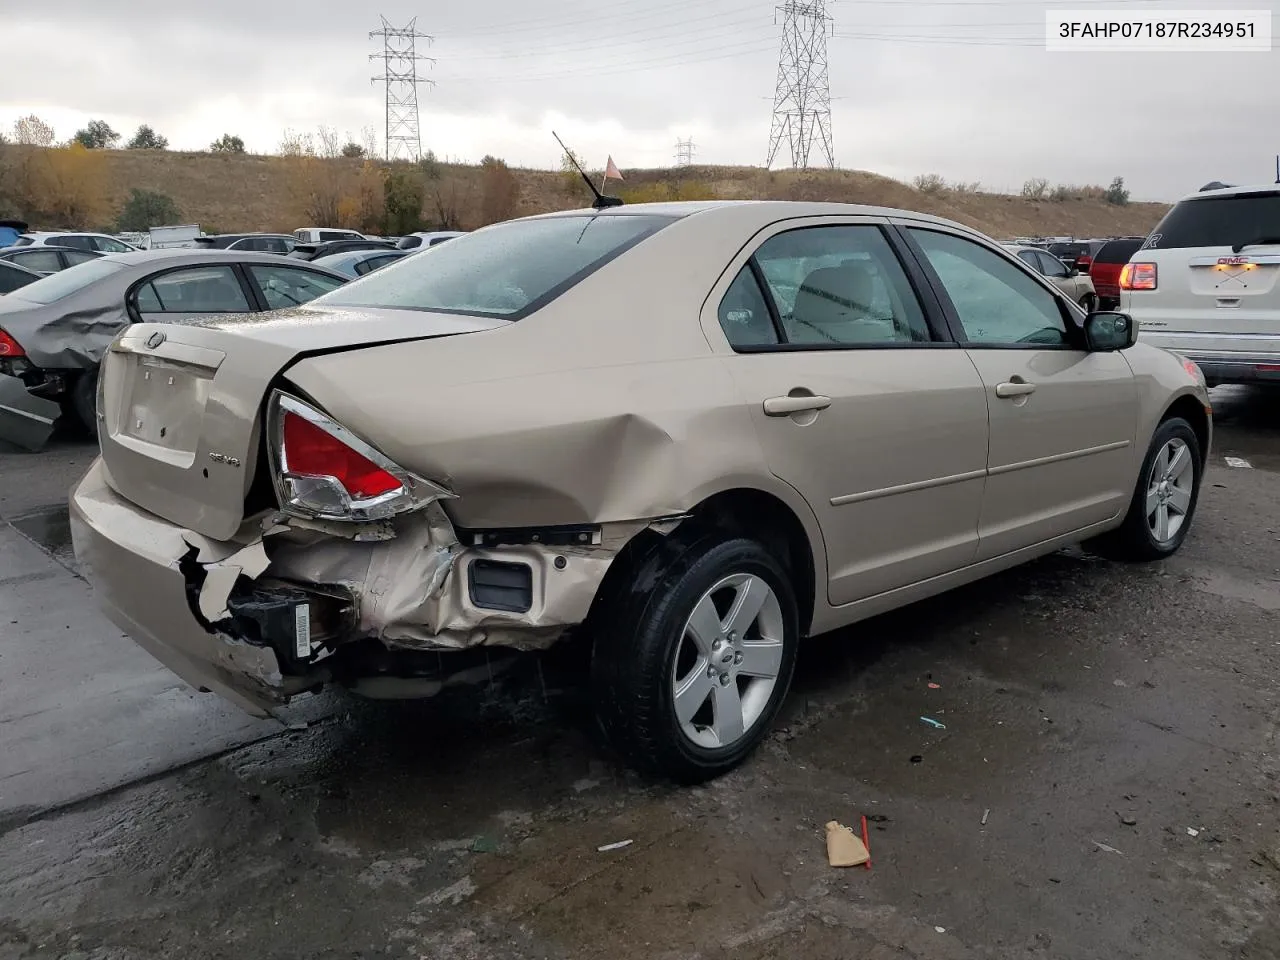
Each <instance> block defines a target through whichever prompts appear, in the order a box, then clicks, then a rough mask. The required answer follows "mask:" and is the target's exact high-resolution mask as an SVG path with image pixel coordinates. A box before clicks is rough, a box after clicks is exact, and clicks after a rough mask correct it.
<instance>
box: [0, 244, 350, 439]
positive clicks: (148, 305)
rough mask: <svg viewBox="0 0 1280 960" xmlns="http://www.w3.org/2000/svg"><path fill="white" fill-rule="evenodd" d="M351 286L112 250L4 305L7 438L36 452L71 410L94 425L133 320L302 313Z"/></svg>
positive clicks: (299, 272)
mask: <svg viewBox="0 0 1280 960" xmlns="http://www.w3.org/2000/svg"><path fill="white" fill-rule="evenodd" d="M346 280H347V278H346V277H344V276H342V275H341V274H339V273H336V272H334V271H332V270H327V269H325V268H323V267H317V266H315V265H313V264H309V263H299V262H297V261H292V260H290V261H285V260H283V259H282V258H281V257H280V256H278V255H273V254H269V253H251V252H246V251H240V250H237V251H226V250H187V249H170V250H153V251H145V252H140V253H129V254H112V255H109V256H105V257H101V258H99V259H96V260H92V261H89V262H87V263H82V264H79V265H77V266H74V267H70V268H68V269H66V270H63V271H61V272H60V273H55V274H53V275H51V276H48V277H45V278H44V279H42V280H38V281H36V282H35V283H32V284H29V285H27V286H25V287H23V288H22V289H21V290H19V291H17V292H16V293H11V294H9V295H8V296H6V297H4V299H3V300H0V439H4V440H9V441H11V442H15V443H18V444H20V445H22V446H26V447H39V446H40V445H42V444H43V443H44V441H45V440H46V439H47V438H48V435H49V433H50V432H51V431H52V428H53V422H54V420H56V419H57V418H58V416H59V415H60V414H61V413H62V412H64V410H65V411H66V412H70V413H73V414H74V415H75V416H76V417H78V418H79V419H80V420H81V421H82V422H83V423H84V424H85V425H86V426H87V427H88V428H89V430H90V431H93V430H94V429H95V427H96V414H95V385H96V382H97V370H98V365H99V364H100V363H101V362H102V358H103V355H104V354H105V353H106V350H107V346H108V345H109V344H110V343H111V341H112V340H113V339H114V338H115V336H116V334H117V333H119V332H120V331H121V330H122V329H124V328H125V327H127V326H128V325H130V324H132V323H141V322H149V323H157V322H160V323H163V322H172V321H175V320H182V319H186V318H190V317H197V316H207V315H210V314H215V315H217V314H222V315H225V314H243V313H260V312H263V311H268V310H278V309H281V308H285V307H297V306H300V305H302V304H304V303H308V302H309V301H311V300H313V299H315V298H316V297H318V296H320V295H321V294H323V293H328V292H330V291H332V290H335V289H337V288H338V287H340V286H341V285H342V284H343V283H345V282H346Z"/></svg>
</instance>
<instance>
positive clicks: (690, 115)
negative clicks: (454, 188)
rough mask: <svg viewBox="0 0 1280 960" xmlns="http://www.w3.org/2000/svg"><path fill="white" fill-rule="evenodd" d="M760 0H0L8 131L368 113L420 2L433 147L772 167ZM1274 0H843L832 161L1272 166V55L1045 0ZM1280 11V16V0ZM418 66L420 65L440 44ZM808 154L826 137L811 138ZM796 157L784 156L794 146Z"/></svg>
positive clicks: (547, 160)
mask: <svg viewBox="0 0 1280 960" xmlns="http://www.w3.org/2000/svg"><path fill="white" fill-rule="evenodd" d="M774 7H775V3H773V2H770V0H466V2H461V0H454V2H452V3H448V4H443V3H431V4H427V3H423V2H422V0H377V2H376V3H353V2H351V0H311V2H309V3H306V4H294V3H287V4H286V3H280V2H274V3H273V2H265V0H254V2H249V0H118V2H114V3H103V2H101V0H58V2H56V3H42V2H16V0H0V24H3V30H2V31H0V32H2V33H3V36H4V40H5V43H4V59H3V63H4V67H3V76H4V79H3V82H0V129H3V130H7V129H8V128H9V127H10V126H11V124H12V122H13V120H14V119H15V118H17V117H18V116H20V115H25V114H28V113H31V112H34V113H36V114H38V115H39V116H41V117H43V118H44V119H46V120H48V121H49V122H51V123H52V124H53V126H54V128H55V131H56V133H57V135H58V137H59V138H65V137H68V136H70V135H71V134H72V133H74V131H75V130H76V128H78V127H80V126H82V125H83V124H84V123H85V121H87V120H88V119H89V118H100V119H104V120H107V121H108V122H109V123H111V124H112V126H114V127H115V128H116V129H117V130H119V131H121V132H131V131H132V130H133V129H134V128H135V127H136V126H137V125H138V124H139V123H149V124H151V125H152V126H154V127H155V128H156V129H157V130H158V131H159V132H160V133H162V134H164V135H165V136H167V137H168V138H169V140H170V144H171V146H172V147H174V148H191V149H200V148H203V147H205V146H207V144H208V143H209V142H210V141H211V140H213V139H214V138H215V137H217V136H219V135H220V134H222V133H224V132H230V133H234V134H237V135H239V136H241V137H243V138H244V140H245V142H246V144H247V145H248V147H249V148H250V149H251V150H253V151H255V152H272V151H274V150H276V149H277V147H278V144H279V142H280V139H281V134H282V132H283V131H284V130H285V129H286V128H291V129H294V130H310V129H314V128H315V127H316V126H317V125H320V124H324V125H328V126H332V127H336V128H337V129H338V130H339V132H345V131H351V132H352V133H353V134H356V135H357V137H358V136H359V132H360V130H361V129H362V128H363V127H366V126H369V125H372V126H375V127H377V128H378V130H379V138H381V127H382V123H383V106H382V95H381V88H380V87H377V86H375V85H372V84H371V83H370V77H372V76H373V74H374V73H375V72H376V68H377V64H375V63H371V62H370V61H369V60H368V54H369V53H371V52H374V51H375V50H376V49H379V48H378V45H377V42H376V41H373V40H370V39H369V38H368V33H369V31H371V30H376V29H378V28H379V26H380V23H379V15H380V14H381V15H385V16H386V17H387V18H388V19H389V20H391V21H392V22H393V23H396V24H401V23H404V22H407V21H408V20H409V18H411V17H417V24H418V27H419V29H421V30H422V31H424V32H426V33H429V34H431V35H432V36H433V38H434V42H433V44H432V45H431V46H430V47H429V48H424V49H425V52H428V53H430V54H431V55H432V56H434V57H435V58H436V62H435V64H434V65H433V66H431V68H430V69H429V71H427V74H426V75H427V76H430V77H432V78H433V79H434V80H435V81H436V84H435V86H434V87H430V88H427V87H424V88H423V90H422V92H421V105H422V106H421V121H422V137H423V146H424V148H426V147H430V148H432V149H434V150H435V152H436V153H437V155H439V156H441V157H446V156H447V157H451V158H460V159H465V160H472V161H474V160H478V159H479V158H480V157H481V156H483V155H484V154H486V153H491V154H495V155H497V156H501V157H503V158H505V159H506V160H507V161H508V162H510V163H513V164H520V165H528V166H554V165H555V164H556V163H557V162H558V158H559V148H558V147H557V146H556V144H555V142H554V140H552V138H551V134H550V130H551V129H553V128H554V129H555V130H556V131H557V132H559V133H560V135H561V136H562V137H564V138H565V139H566V140H567V141H568V142H569V144H570V146H572V147H573V148H574V149H575V150H576V151H577V152H578V153H579V154H580V155H582V156H583V157H584V158H585V159H586V160H587V161H588V162H589V163H590V164H591V165H593V166H596V167H600V166H603V163H604V158H605V155H606V154H608V153H612V154H613V156H614V158H615V159H616V160H617V162H618V164H619V165H620V166H623V167H627V166H636V167H638V166H658V165H666V164H669V163H671V162H672V158H673V155H674V150H675V142H676V140H677V138H679V137H692V138H693V139H694V141H695V143H696V145H697V160H698V161H699V162H705V163H725V164H760V163H762V162H763V160H764V156H765V152H766V148H767V145H768V137H769V124H770V109H771V106H772V103H771V101H772V98H773V93H774V85H775V80H776V74H777V58H778V46H779V37H780V27H779V26H778V25H777V24H776V23H775V13H774ZM1278 7H1280V0H1199V2H1183V0H1155V2H1152V0H1072V2H1066V3H1053V4H1048V3H1045V2H1043V0H828V10H829V13H830V15H831V17H832V18H833V20H832V33H833V36H832V37H831V39H830V40H829V41H828V44H829V46H828V50H829V57H830V63H831V94H832V97H833V102H832V111H833V124H832V125H833V135H834V142H835V153H836V162H837V164H838V165H839V166H841V167H843V168H848V169H863V170H872V171H875V172H877V173H883V174H887V175H889V176H894V177H899V178H902V179H910V178H911V177H913V176H915V175H916V174H919V173H927V172H937V173H941V174H942V175H944V176H946V177H947V178H949V179H963V180H967V181H974V180H977V181H981V182H982V183H983V184H984V185H985V186H987V187H990V188H993V189H1006V190H1014V191H1016V190H1017V189H1018V188H1019V187H1020V185H1021V184H1022V182H1023V181H1024V180H1026V179H1027V178H1029V177H1046V178H1048V179H1049V180H1051V181H1053V182H1069V183H1105V182H1107V181H1109V180H1110V179H1111V178H1112V177H1113V176H1117V175H1119V176H1124V177H1125V178H1126V181H1127V182H1128V184H1129V185H1130V187H1131V188H1132V190H1133V192H1134V195H1135V197H1137V198H1141V199H1173V198H1176V197H1178V196H1179V195H1181V194H1183V193H1185V192H1190V191H1192V190H1194V189H1196V188H1198V187H1199V186H1201V185H1202V184H1203V183H1205V182H1206V181H1208V180H1214V179H1222V180H1226V181H1229V182H1245V183H1256V182H1264V183H1265V182H1270V181H1271V180H1272V179H1273V176H1274V175H1273V165H1274V159H1273V158H1274V155H1275V154H1276V153H1277V152H1280V134H1278V133H1276V132H1274V131H1273V130H1272V129H1271V123H1272V121H1273V120H1274V118H1275V117H1276V116H1278V115H1280V60H1277V57H1280V54H1278V53H1276V52H1274V51H1273V52H1270V53H1245V54H1205V53H1179V54H1149V53H1148V54H1137V53H1128V54H1120V53H1048V52H1046V51H1045V49H1044V31H1045V27H1044V13H1045V10H1046V9H1047V8H1052V9H1087V10H1091V11H1115V10H1142V9H1152V8H1160V9H1201V10H1203V9H1206V8H1208V9H1228V8H1230V9H1263V10H1272V11H1273V13H1274V12H1276V10H1277V8H1278ZM1277 28H1280V17H1278V18H1277ZM424 67H425V65H424ZM815 156H816V155H815ZM782 162H783V163H785V162H786V158H785V156H784V157H783V158H782Z"/></svg>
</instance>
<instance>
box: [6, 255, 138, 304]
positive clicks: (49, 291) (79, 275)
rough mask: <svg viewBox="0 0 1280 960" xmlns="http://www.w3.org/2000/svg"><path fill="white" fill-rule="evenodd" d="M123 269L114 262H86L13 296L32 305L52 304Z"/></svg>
mask: <svg viewBox="0 0 1280 960" xmlns="http://www.w3.org/2000/svg"><path fill="white" fill-rule="evenodd" d="M123 269H124V264H123V263H116V262H115V261H114V260H86V261H85V262H84V263H81V264H77V265H76V266H74V267H67V269H65V270H63V271H62V272H61V273H54V274H50V275H49V276H47V277H44V278H43V279H41V280H37V281H36V282H35V283H32V284H28V285H27V286H25V287H23V288H22V293H21V295H20V296H19V295H18V294H13V296H15V297H19V299H22V300H30V301H31V302H32V303H53V302H54V301H55V300H61V299H62V298H63V297H69V296H71V294H73V293H77V292H79V291H80V290H83V289H84V288H85V287H87V286H89V285H90V284H91V283H97V282H98V281H99V280H101V279H102V278H103V277H108V276H110V275H111V274H113V273H115V272H116V271H117V270H123Z"/></svg>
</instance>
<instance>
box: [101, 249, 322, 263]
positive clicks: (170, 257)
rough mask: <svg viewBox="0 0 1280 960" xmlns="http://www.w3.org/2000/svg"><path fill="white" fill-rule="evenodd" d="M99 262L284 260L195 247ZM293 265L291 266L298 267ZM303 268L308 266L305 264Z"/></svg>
mask: <svg viewBox="0 0 1280 960" xmlns="http://www.w3.org/2000/svg"><path fill="white" fill-rule="evenodd" d="M98 259H99V260H107V261H109V262H111V263H119V264H121V265H123V266H129V267H141V266H150V265H152V264H164V263H174V264H179V263H182V262H183V261H189V262H191V263H194V264H215V263H265V264H270V265H272V266H277V267H278V266H282V265H283V260H284V258H283V257H281V256H280V254H278V253H258V252H256V251H252V250H198V249H195V248H193V247H164V248H162V249H159V250H140V251H138V252H136V253H108V254H107V255H106V256H104V257H99V258H98ZM298 265H299V264H298V263H296V262H295V263H291V264H290V266H298ZM302 266H304V267H305V266H306V264H305V262H304V263H303V264H302Z"/></svg>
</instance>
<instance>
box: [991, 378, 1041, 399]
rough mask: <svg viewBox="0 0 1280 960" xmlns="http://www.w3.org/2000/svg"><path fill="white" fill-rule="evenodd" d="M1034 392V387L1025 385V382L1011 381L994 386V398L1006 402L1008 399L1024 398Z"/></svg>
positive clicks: (1029, 384)
mask: <svg viewBox="0 0 1280 960" xmlns="http://www.w3.org/2000/svg"><path fill="white" fill-rule="evenodd" d="M1035 392H1036V385H1035V384H1034V383H1027V382H1026V381H1025V380H1012V381H1010V382H1009V383H997V384H996V396H997V397H999V398H1000V399H1002V400H1008V399H1009V398H1010V397H1025V396H1027V395H1028V394H1032V393H1035Z"/></svg>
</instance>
